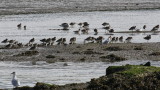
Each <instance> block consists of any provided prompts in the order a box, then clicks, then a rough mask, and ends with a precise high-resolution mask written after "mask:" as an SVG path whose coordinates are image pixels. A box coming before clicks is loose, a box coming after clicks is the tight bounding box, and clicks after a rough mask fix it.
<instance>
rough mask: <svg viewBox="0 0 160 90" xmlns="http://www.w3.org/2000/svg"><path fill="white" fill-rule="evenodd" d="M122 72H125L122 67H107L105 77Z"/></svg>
mask: <svg viewBox="0 0 160 90" xmlns="http://www.w3.org/2000/svg"><path fill="white" fill-rule="evenodd" d="M123 70H125V68H124V67H119V68H112V67H110V66H109V67H108V68H107V69H106V75H109V74H112V73H115V72H119V71H123Z"/></svg>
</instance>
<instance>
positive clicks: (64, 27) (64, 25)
mask: <svg viewBox="0 0 160 90" xmlns="http://www.w3.org/2000/svg"><path fill="white" fill-rule="evenodd" d="M59 26H61V27H63V30H69V29H68V28H69V25H68V23H62V24H61V25H59Z"/></svg>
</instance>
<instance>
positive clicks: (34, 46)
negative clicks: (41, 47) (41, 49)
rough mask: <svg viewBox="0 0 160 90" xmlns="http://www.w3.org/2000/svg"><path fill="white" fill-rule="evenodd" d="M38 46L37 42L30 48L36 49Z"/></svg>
mask: <svg viewBox="0 0 160 90" xmlns="http://www.w3.org/2000/svg"><path fill="white" fill-rule="evenodd" d="M36 48H37V44H36V43H35V44H33V46H32V47H31V48H30V49H29V50H35V49H36Z"/></svg>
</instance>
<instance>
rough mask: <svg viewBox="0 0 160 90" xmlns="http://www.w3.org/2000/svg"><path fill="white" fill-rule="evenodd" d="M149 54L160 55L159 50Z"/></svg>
mask: <svg viewBox="0 0 160 90" xmlns="http://www.w3.org/2000/svg"><path fill="white" fill-rule="evenodd" d="M149 55H150V56H159V55H160V52H153V53H151V54H149Z"/></svg>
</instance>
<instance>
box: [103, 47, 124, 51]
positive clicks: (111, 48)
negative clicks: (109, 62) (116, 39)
mask: <svg viewBox="0 0 160 90" xmlns="http://www.w3.org/2000/svg"><path fill="white" fill-rule="evenodd" d="M103 50H105V51H107V50H108V51H120V50H122V49H121V48H120V47H107V48H105V49H103Z"/></svg>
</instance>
